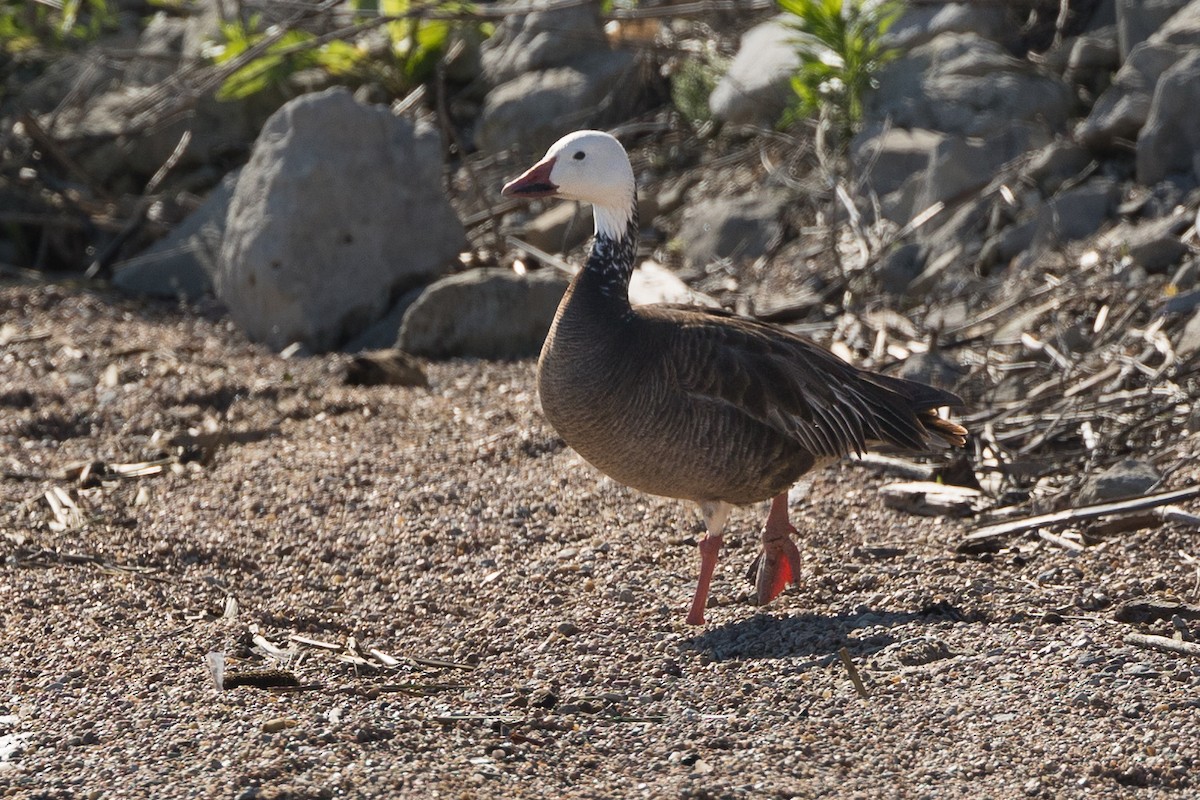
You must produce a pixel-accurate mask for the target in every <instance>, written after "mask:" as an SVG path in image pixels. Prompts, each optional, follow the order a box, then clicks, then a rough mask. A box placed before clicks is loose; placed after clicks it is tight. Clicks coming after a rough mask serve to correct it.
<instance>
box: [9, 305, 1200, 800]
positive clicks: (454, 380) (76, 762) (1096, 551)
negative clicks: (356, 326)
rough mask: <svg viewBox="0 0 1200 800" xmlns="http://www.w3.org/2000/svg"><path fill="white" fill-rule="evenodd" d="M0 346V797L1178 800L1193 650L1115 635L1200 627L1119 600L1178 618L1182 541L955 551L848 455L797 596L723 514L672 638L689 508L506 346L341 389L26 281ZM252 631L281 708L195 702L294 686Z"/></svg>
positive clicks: (817, 489)
mask: <svg viewBox="0 0 1200 800" xmlns="http://www.w3.org/2000/svg"><path fill="white" fill-rule="evenodd" d="M0 343H2V344H0V504H2V505H0V534H2V535H0V555H2V556H3V567H2V568H0V652H2V654H3V656H2V658H0V796H7V797H30V798H35V797H36V798H110V797H157V798H176V797H180V798H182V797H238V798H255V797H257V798H318V797H320V798H324V797H343V796H344V797H381V798H383V797H419V798H434V797H449V798H470V797H571V798H573V797H603V798H636V797H653V798H660V797H687V798H706V797H713V798H724V797H747V798H749V797H753V798H763V797H767V798H770V797H779V798H784V797H816V796H829V797H845V798H878V797H971V798H979V797H990V798H1007V797H1085V796H1086V797H1099V796H1103V797H1116V796H1138V797H1149V796H1167V795H1178V796H1191V793H1192V792H1194V791H1195V784H1196V783H1197V778H1196V772H1195V768H1196V767H1197V766H1198V762H1200V721H1198V716H1197V712H1196V706H1197V705H1198V704H1200V700H1198V699H1197V698H1198V697H1200V693H1198V689H1200V660H1196V659H1188V658H1187V657H1184V656H1178V655H1172V654H1167V653H1160V652H1155V651H1150V650H1146V649H1140V648H1138V647H1134V646H1131V645H1129V644H1125V643H1124V641H1123V637H1124V636H1125V635H1126V634H1128V633H1132V632H1143V633H1156V634H1165V635H1171V634H1172V633H1173V632H1175V631H1176V630H1178V631H1180V632H1182V633H1184V634H1185V635H1186V636H1190V631H1189V630H1188V627H1189V625H1193V624H1194V622H1189V621H1187V620H1182V619H1177V620H1176V621H1175V622H1174V623H1172V622H1171V621H1157V622H1151V623H1147V624H1143V625H1133V624H1129V623H1125V622H1119V621H1117V620H1116V618H1115V617H1116V616H1117V615H1116V613H1115V612H1116V611H1117V609H1120V608H1122V607H1123V606H1124V605H1126V604H1128V603H1130V602H1133V601H1138V600H1144V599H1147V598H1159V599H1172V598H1173V599H1176V600H1182V601H1195V600H1196V594H1197V585H1198V584H1197V581H1198V578H1200V572H1198V570H1197V568H1196V566H1195V564H1194V562H1190V561H1189V559H1190V555H1191V554H1194V553H1195V540H1194V536H1193V535H1192V534H1190V533H1188V532H1187V531H1185V530H1182V529H1177V528H1174V527H1171V526H1163V527H1157V528H1150V529H1145V530H1140V531H1131V532H1125V533H1121V534H1118V535H1111V536H1109V537H1106V538H1105V539H1104V540H1103V541H1102V542H1100V543H1099V544H1096V545H1095V546H1091V547H1088V548H1087V549H1086V550H1084V551H1083V552H1081V553H1072V552H1070V551H1068V550H1064V549H1062V548H1060V547H1057V546H1055V545H1053V544H1050V543H1047V542H1044V541H1042V540H1041V539H1039V538H1037V537H1036V536H1033V535H1026V536H1024V537H1019V538H1016V539H1013V540H1011V541H1010V542H1008V543H1007V547H1006V548H1005V549H1003V550H1001V551H1000V552H999V553H994V554H987V555H983V556H971V557H968V556H960V555H956V554H955V552H954V547H955V545H956V544H957V543H958V541H959V540H960V539H961V537H962V536H963V534H964V532H965V531H966V530H967V529H968V527H969V523H968V522H965V521H958V520H941V519H929V518H923V517H916V516H910V515H906V514H903V513H900V512H897V511H892V510H890V509H887V508H885V507H883V506H882V504H881V503H880V501H879V498H878V488H879V486H881V485H882V484H883V483H885V482H886V481H887V480H889V479H888V478H885V477H883V476H880V475H877V474H874V473H872V472H869V471H866V470H864V469H863V468H861V467H857V466H854V465H850V464H840V465H838V466H836V467H834V468H831V469H829V470H827V471H826V472H824V473H822V474H820V475H819V476H817V477H816V479H815V480H814V484H813V491H812V492H811V493H810V494H809V495H808V497H807V498H806V499H803V500H800V501H799V502H797V504H796V505H795V507H794V516H795V518H796V519H797V520H798V521H799V525H800V527H801V528H802V532H803V537H802V542H801V551H802V553H803V554H804V556H805V559H806V564H807V572H806V574H805V575H804V585H803V587H802V588H800V589H790V590H789V591H788V592H787V593H785V595H784V596H783V597H781V598H780V599H779V600H777V601H776V602H775V603H773V604H772V605H770V606H768V607H767V608H766V609H758V608H755V607H754V606H752V605H751V604H750V601H749V590H750V586H749V584H748V583H747V582H746V580H745V570H746V568H747V566H748V565H749V563H750V561H751V560H752V558H753V556H754V554H755V552H756V551H757V545H756V544H755V537H756V532H757V525H758V524H759V522H760V519H759V517H760V515H761V513H762V511H763V510H762V509H742V510H739V511H738V512H737V513H736V514H735V517H734V519H733V520H732V523H731V526H730V528H731V530H730V535H729V536H728V537H727V541H728V543H729V546H728V547H727V549H726V552H725V556H724V560H723V562H722V564H721V565H720V567H719V569H718V575H717V580H716V582H715V586H714V594H713V601H712V602H713V605H712V607H711V608H710V611H709V617H710V624H709V625H708V626H706V627H705V628H703V629H692V628H688V627H687V626H685V625H684V624H683V616H684V610H685V607H686V605H687V602H688V600H689V598H690V595H691V591H692V588H693V581H694V578H695V572H696V567H697V559H696V553H695V547H694V544H695V541H696V537H697V534H698V531H699V530H700V526H699V524H698V518H697V516H696V514H695V513H694V511H693V510H692V509H690V508H687V507H685V506H683V505H682V504H680V503H677V502H674V501H669V500H662V499H658V498H652V497H647V496H643V495H640V494H638V493H636V492H633V491H630V490H628V489H625V488H623V487H621V486H618V485H616V484H614V483H613V482H611V481H609V480H608V479H606V478H604V477H602V476H600V475H599V474H597V473H596V472H594V471H593V470H592V469H591V468H589V467H588V466H587V465H586V464H585V463H583V462H582V461H581V460H580V459H579V458H578V457H577V456H576V455H575V454H574V453H572V452H571V451H570V450H569V449H567V448H565V447H564V446H563V445H562V443H561V441H560V440H558V439H557V437H556V436H555V435H554V432H553V431H552V430H551V429H550V428H549V427H548V426H547V424H546V423H545V422H544V420H543V419H542V418H541V416H540V413H539V411H538V405H537V398H536V396H535V392H534V388H533V382H532V373H533V365H532V364H531V363H529V362H520V363H512V364H496V363H482V362H463V361H459V362H449V363H443V364H433V365H430V366H429V377H430V381H431V387H430V388H428V389H421V388H411V389H410V388H396V387H374V388H358V387H346V386H343V385H341V373H342V367H343V359H342V358H340V357H327V358H320V359H311V360H282V359H280V358H278V357H277V356H274V355H272V354H270V353H268V352H266V351H264V350H263V349H261V348H258V347H256V346H252V345H249V344H247V343H246V342H245V341H244V340H243V339H242V338H241V337H240V336H239V335H238V334H237V333H236V332H234V331H233V330H232V328H231V327H230V325H229V324H227V323H226V322H224V321H223V320H222V319H221V318H220V316H219V315H218V314H217V313H216V312H215V311H212V310H207V309H196V308H190V309H185V310H182V311H180V310H177V309H172V308H170V307H166V306H147V305H143V304H140V303H135V302H132V301H129V300H122V299H117V298H113V297H108V296H103V295H98V294H95V293H92V292H90V291H87V290H83V289H72V288H60V287H33V286H9V287H7V288H3V289H0ZM137 462H152V464H158V466H151V467H149V468H148V471H150V472H152V473H153V474H147V475H144V476H141V477H117V476H116V473H118V472H120V471H121V469H122V468H121V466H120V465H123V464H131V463H137ZM81 464H85V465H92V466H90V467H88V469H87V474H86V475H83V474H82V473H83V468H82V467H81V466H80V465H81ZM156 470H157V472H156ZM81 476H82V480H81ZM1183 479H1184V478H1183V471H1181V472H1179V473H1177V474H1176V476H1175V478H1173V483H1172V487H1173V486H1178V485H1182V481H1183ZM1168 488H1170V487H1168ZM47 493H49V494H50V495H51V496H52V497H53V498H54V501H53V502H51V500H49V499H47ZM64 498H65V499H64ZM72 505H74V506H75V508H72V507H71V506H72ZM231 598H232V600H231ZM255 632H257V633H258V634H259V635H260V636H261V637H262V639H265V640H266V641H267V642H269V643H271V644H274V645H275V646H277V647H279V648H283V649H289V648H290V649H292V650H293V651H294V654H293V655H292V656H291V657H290V658H288V659H286V663H285V664H284V665H283V666H284V667H286V669H287V670H289V671H290V673H291V674H293V675H294V676H295V677H296V679H298V681H299V682H300V683H301V684H302V685H301V686H300V687H299V688H291V689H263V688H255V687H249V686H243V687H239V688H227V689H225V690H224V691H219V690H218V689H217V688H216V686H215V685H214V682H213V680H212V676H211V672H210V669H209V666H208V665H207V662H206V656H207V654H209V653H213V652H221V653H223V654H224V658H225V662H226V666H227V669H228V670H229V672H230V673H236V672H238V671H245V670H254V669H262V668H272V667H279V666H281V665H280V663H279V662H278V661H276V660H274V659H271V658H267V657H265V656H264V654H263V649H262V647H261V644H262V639H260V640H259V644H255V641H254V638H253V636H254V633H255ZM294 634H295V635H299V636H301V637H306V638H305V640H304V641H301V642H297V641H295V640H293V639H291V638H290V637H291V636H292V635H294ZM351 639H353V641H350V640H351ZM308 640H315V641H319V642H325V643H329V644H331V645H334V646H336V647H338V648H339V651H335V650H327V649H322V648H320V647H318V646H314V645H313V644H312V643H311V642H310V641H308ZM843 647H844V648H846V650H847V652H848V655H849V656H850V658H851V659H852V662H853V664H854V665H855V667H856V669H857V670H858V672H859V673H860V674H861V677H862V680H863V681H864V683H865V687H866V689H867V691H868V694H869V696H867V697H861V696H860V695H859V694H858V693H857V692H856V690H855V687H854V685H853V683H852V682H851V679H850V673H849V672H848V670H847V667H846V666H845V665H844V664H843V662H842V661H841V660H840V659H839V657H838V651H839V650H840V649H841V648H843ZM372 648H374V649H375V650H377V651H381V652H382V653H383V654H385V655H384V656H375V655H372V654H371V649H372ZM388 657H391V658H392V659H394V660H395V663H393V662H392V661H389V660H388ZM384 663H387V664H391V666H389V667H384V666H383V664H384Z"/></svg>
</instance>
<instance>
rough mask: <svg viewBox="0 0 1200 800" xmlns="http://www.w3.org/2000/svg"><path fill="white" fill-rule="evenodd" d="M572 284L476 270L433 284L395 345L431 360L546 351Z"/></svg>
mask: <svg viewBox="0 0 1200 800" xmlns="http://www.w3.org/2000/svg"><path fill="white" fill-rule="evenodd" d="M566 288H567V280H566V278H565V277H563V276H562V275H560V274H559V273H557V272H552V271H550V270H542V271H539V272H532V273H529V274H527V275H518V274H516V273H515V272H512V271H510V270H505V269H473V270H469V271H467V272H463V273H460V274H458V275H452V276H451V277H449V278H443V279H441V280H440V281H437V282H436V283H434V284H432V285H430V286H429V287H428V288H427V289H426V290H425V291H424V292H423V293H422V294H421V296H420V297H419V298H418V299H417V302H415V303H413V305H412V307H411V308H409V309H408V312H407V313H406V314H405V315H404V324H403V325H402V326H401V327H400V337H399V339H398V340H397V342H396V346H397V347H399V348H400V349H401V350H405V351H407V352H409V353H413V354H416V355H421V356H427V357H429V358H452V357H475V358H521V357H524V356H530V355H534V354H536V353H537V352H538V350H540V349H541V346H542V342H543V341H544V340H545V338H546V332H547V331H549V330H550V323H551V322H552V321H553V320H554V312H555V311H556V310H557V309H558V303H559V301H560V300H561V299H562V296H563V292H564V291H566Z"/></svg>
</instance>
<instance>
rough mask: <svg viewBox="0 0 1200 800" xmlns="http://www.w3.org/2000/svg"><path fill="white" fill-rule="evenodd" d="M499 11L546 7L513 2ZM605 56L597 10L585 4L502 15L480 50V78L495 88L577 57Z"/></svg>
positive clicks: (602, 28)
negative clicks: (482, 76)
mask: <svg viewBox="0 0 1200 800" xmlns="http://www.w3.org/2000/svg"><path fill="white" fill-rule="evenodd" d="M498 5H500V6H501V7H503V6H505V5H507V6H518V7H522V8H528V7H530V6H531V5H534V6H537V5H542V6H549V5H551V4H550V3H548V2H547V3H541V4H537V3H532V4H531V3H528V2H526V1H525V0H516V2H513V3H505V4H498ZM607 51H608V43H607V40H606V39H605V36H604V24H603V22H601V20H600V14H599V4H597V3H585V4H581V5H575V6H569V7H566V8H560V9H554V10H544V11H534V12H532V13H529V14H509V15H506V16H505V18H504V21H503V22H501V23H500V24H499V25H498V26H497V27H496V31H495V32H494V33H493V34H492V35H491V36H490V37H489V38H488V40H487V41H486V42H485V43H484V44H483V46H482V48H481V54H480V57H481V59H482V63H483V73H484V76H485V78H486V79H487V80H488V81H489V82H490V83H491V84H492V85H493V86H498V85H500V84H502V83H507V82H508V81H511V80H513V79H514V78H516V77H518V76H520V75H524V74H525V73H527V72H534V71H539V70H545V69H551V68H553V67H562V66H567V65H569V64H574V63H575V62H576V61H578V60H579V59H580V57H581V56H586V55H590V54H594V53H600V52H607Z"/></svg>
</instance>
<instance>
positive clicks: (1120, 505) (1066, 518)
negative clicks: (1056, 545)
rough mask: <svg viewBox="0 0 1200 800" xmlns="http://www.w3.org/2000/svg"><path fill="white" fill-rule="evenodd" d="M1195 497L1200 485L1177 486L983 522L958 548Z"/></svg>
mask: <svg viewBox="0 0 1200 800" xmlns="http://www.w3.org/2000/svg"><path fill="white" fill-rule="evenodd" d="M1197 497H1200V486H1189V487H1188V488H1186V489H1176V490H1175V491H1173V492H1160V493H1159V494H1150V495H1146V496H1145V497H1135V498H1132V499H1130V500H1119V501H1117V502H1115V503H1097V504H1095V505H1090V506H1080V507H1079V508H1068V509H1067V510H1065V511H1056V512H1054V513H1053V514H1038V515H1037V516H1033V517H1024V518H1022V519H1015V520H1010V521H1008V522H1001V523H997V524H995V525H984V526H983V527H982V528H976V529H975V530H973V531H971V533H969V534H967V535H966V537H965V538H964V539H963V540H962V542H961V543H960V544H959V547H960V548H962V547H964V546H965V547H968V548H969V547H970V546H971V545H972V544H977V543H978V542H980V541H982V540H984V539H994V538H996V537H998V536H1008V535H1009V534H1013V533H1025V532H1027V531H1032V530H1037V529H1038V528H1044V527H1047V526H1049V525H1063V524H1067V523H1071V522H1082V521H1083V520H1088V519H1096V518H1097V517H1106V516H1109V515H1111V514H1133V513H1136V512H1139V511H1145V510H1147V509H1151V508H1158V507H1159V506H1165V505H1170V504H1171V503H1177V502H1181V501H1184V500H1193V499H1195V498H1197Z"/></svg>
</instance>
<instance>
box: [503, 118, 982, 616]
mask: <svg viewBox="0 0 1200 800" xmlns="http://www.w3.org/2000/svg"><path fill="white" fill-rule="evenodd" d="M501 193H502V194H503V195H504V196H505V197H510V198H562V199H566V200H577V201H580V202H586V203H590V204H591V205H592V210H593V217H594V222H595V237H594V239H593V241H592V246H591V251H590V253H589V255H588V258H587V262H586V264H585V266H584V268H583V269H582V270H580V271H579V272H578V273H577V274H576V275H575V277H574V278H573V280H572V281H571V283H570V285H569V286H568V288H567V290H566V292H565V294H564V295H563V298H562V302H561V303H560V305H559V306H558V311H557V313H556V314H555V316H554V321H553V323H552V324H551V326H550V330H549V333H548V334H547V336H546V340H545V344H544V345H543V347H542V351H541V356H540V358H539V359H538V365H537V386H538V394H539V396H540V399H541V405H542V412H543V414H544V415H545V418H546V420H547V421H548V422H549V423H550V424H551V425H552V426H553V427H554V429H555V430H556V431H557V432H558V434H559V435H560V436H561V437H562V439H563V440H564V441H565V442H566V443H567V444H568V445H569V446H570V447H571V448H573V449H574V450H575V451H576V452H577V453H579V455H580V456H582V457H583V458H584V460H586V461H587V462H589V463H590V464H591V465H592V466H594V467H596V468H597V469H598V470H600V471H601V472H603V473H605V474H607V475H608V476H610V477H611V478H613V479H615V480H616V481H618V482H620V483H623V484H625V485H627V486H630V487H632V488H634V489H637V490H639V491H643V492H646V493H649V494H653V495H660V496H663V497H671V498H678V499H682V500H688V501H692V502H694V503H695V504H697V505H698V506H699V508H700V511H701V514H702V515H703V518H704V525H705V528H706V531H707V533H706V535H705V536H704V537H703V538H702V539H701V541H700V542H699V551H700V577H699V580H698V582H697V585H696V591H695V594H694V595H693V597H692V603H691V607H690V610H689V612H688V615H687V622H688V624H691V625H702V624H704V611H705V607H706V605H707V602H708V594H709V588H710V586H711V583H712V577H713V572H714V570H715V569H716V564H717V557H718V554H719V552H720V549H721V543H722V531H723V529H724V527H725V522H726V520H727V519H728V517H729V513H730V511H731V509H732V508H733V507H734V506H741V505H749V504H752V503H758V502H761V501H764V500H770V501H771V506H770V511H769V513H768V514H767V519H766V523H765V525H764V526H763V529H762V553H761V554H760V555H759V558H758V565H757V569H756V571H755V573H754V574H755V588H756V596H757V602H758V604H760V605H765V604H766V603H768V602H770V601H771V600H773V599H774V598H775V597H776V596H778V595H779V593H780V592H782V591H783V590H784V589H785V588H786V587H787V585H788V584H789V583H790V582H794V583H797V584H798V583H799V579H800V565H801V560H800V552H799V549H798V548H797V546H796V543H795V542H794V541H793V540H792V535H793V534H796V533H797V531H796V529H795V528H794V527H793V526H792V525H791V523H790V522H789V520H788V489H789V488H790V487H791V486H792V485H793V484H794V483H795V482H796V481H797V479H798V478H800V476H801V475H804V474H805V473H806V472H809V471H811V470H814V469H818V468H820V467H822V466H824V465H826V464H828V463H830V462H832V461H833V460H835V459H838V458H841V457H843V456H846V455H847V454H850V453H856V452H857V453H861V452H862V451H863V450H864V449H865V448H866V446H867V445H868V443H871V442H886V443H890V444H892V445H897V446H899V447H901V448H905V449H909V450H925V449H927V448H929V447H930V446H931V445H937V444H940V446H942V447H947V446H949V445H955V446H960V447H961V446H963V445H964V444H965V443H966V435H967V430H966V429H965V428H963V427H962V426H961V425H958V424H957V423H955V422H952V421H950V420H948V419H944V418H942V417H940V416H938V413H937V409H939V408H940V407H943V406H952V405H961V403H962V401H961V400H960V399H959V398H958V397H957V396H956V395H954V394H952V393H950V392H947V391H943V390H941V389H936V388H934V387H932V386H926V385H925V384H922V383H917V382H914V381H909V380H902V379H900V378H894V377H891V376H887V375H882V374H879V373H875V372H869V371H866V370H863V369H859V368H857V367H854V366H852V365H850V364H848V363H846V362H845V361H843V360H842V359H840V358H838V357H837V356H835V355H834V354H832V353H830V352H829V351H828V350H825V349H824V348H822V347H820V346H819V345H817V344H814V343H813V342H810V341H808V340H807V339H804V338H802V337H800V336H797V335H795V334H793V333H791V332H789V331H787V330H784V329H782V328H779V327H777V326H774V325H770V324H768V323H764V322H760V321H758V320H755V319H752V318H748V317H743V316H738V315H735V314H732V313H730V312H728V311H723V310H718V309H710V308H695V307H688V306H678V305H645V306H631V305H630V302H629V280H630V276H631V274H632V272H633V268H634V260H635V256H636V251H637V238H638V230H639V229H638V216H637V189H636V184H635V180H634V174H633V168H632V167H631V165H630V163H629V157H628V155H627V154H626V152H625V149H624V148H623V147H622V146H621V144H620V142H618V141H617V140H616V139H615V138H614V137H612V136H611V135H609V134H607V133H603V132H601V131H591V130H585V131H577V132H575V133H572V134H569V135H567V136H564V137H563V138H562V139H560V140H559V141H558V142H556V143H555V144H554V145H553V146H551V148H550V149H549V151H548V152H547V153H546V155H545V157H544V158H543V159H542V160H541V161H539V162H537V163H536V164H534V165H533V166H532V167H530V168H529V169H528V170H526V171H525V172H524V173H523V174H522V175H520V176H519V177H517V178H515V179H513V180H512V181H509V182H508V183H507V184H505V186H504V188H503V189H502V191H501Z"/></svg>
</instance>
